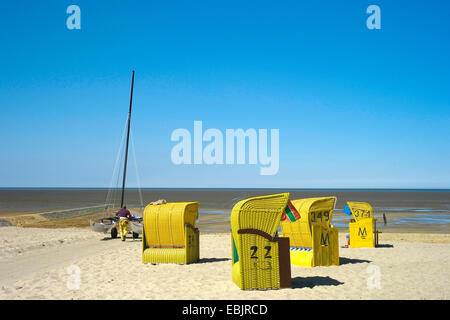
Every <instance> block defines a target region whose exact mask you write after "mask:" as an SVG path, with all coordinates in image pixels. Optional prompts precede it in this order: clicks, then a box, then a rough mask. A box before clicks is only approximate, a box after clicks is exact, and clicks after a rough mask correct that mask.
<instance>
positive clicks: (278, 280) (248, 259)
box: [231, 193, 292, 290]
mask: <svg viewBox="0 0 450 320" xmlns="http://www.w3.org/2000/svg"><path fill="white" fill-rule="evenodd" d="M288 200H289V193H283V194H277V195H270V196H263V197H255V198H249V199H246V200H242V201H239V202H238V203H237V204H236V205H235V206H234V207H233V209H232V211H231V250H232V278H233V282H234V283H235V284H236V285H237V286H238V287H239V288H241V289H244V290H248V289H278V288H291V286H292V283H291V267H290V258H289V239H288V238H280V237H278V236H277V235H276V233H277V229H278V226H279V224H280V220H281V216H282V214H283V211H284V209H285V207H286V205H287V202H288Z"/></svg>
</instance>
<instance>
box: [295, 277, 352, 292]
mask: <svg viewBox="0 0 450 320" xmlns="http://www.w3.org/2000/svg"><path fill="white" fill-rule="evenodd" d="M341 284H344V283H343V282H340V281H338V280H336V279H333V278H330V277H320V276H316V277H296V278H292V289H297V288H298V289H301V288H314V287H316V286H339V285H341Z"/></svg>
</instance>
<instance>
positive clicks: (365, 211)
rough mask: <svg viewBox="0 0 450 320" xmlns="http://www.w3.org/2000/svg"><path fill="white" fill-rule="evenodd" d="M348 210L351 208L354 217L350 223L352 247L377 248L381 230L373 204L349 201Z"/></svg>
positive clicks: (346, 208)
mask: <svg viewBox="0 0 450 320" xmlns="http://www.w3.org/2000/svg"><path fill="white" fill-rule="evenodd" d="M346 210H350V212H351V214H352V216H353V219H354V221H352V222H350V223H349V233H350V248H375V247H376V246H377V245H378V234H379V233H380V232H379V231H378V230H377V220H376V219H375V218H374V217H373V208H372V206H371V205H370V204H368V203H366V202H357V201H348V202H347V205H346V207H345V208H344V212H345V211H346Z"/></svg>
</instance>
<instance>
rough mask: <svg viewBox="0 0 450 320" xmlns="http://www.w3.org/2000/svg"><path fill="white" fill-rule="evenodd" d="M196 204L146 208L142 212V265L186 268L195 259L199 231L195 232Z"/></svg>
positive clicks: (197, 249)
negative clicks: (179, 265)
mask: <svg viewBox="0 0 450 320" xmlns="http://www.w3.org/2000/svg"><path fill="white" fill-rule="evenodd" d="M198 205H199V203H198V202H179V203H166V204H161V205H152V204H149V205H147V206H146V207H145V210H144V217H143V220H144V226H143V230H142V262H143V263H178V264H188V263H194V262H197V261H198V259H199V231H198V229H197V228H195V222H196V220H197V216H198Z"/></svg>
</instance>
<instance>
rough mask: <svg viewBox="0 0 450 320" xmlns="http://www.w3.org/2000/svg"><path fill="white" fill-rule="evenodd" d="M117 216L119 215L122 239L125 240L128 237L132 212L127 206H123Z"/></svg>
mask: <svg viewBox="0 0 450 320" xmlns="http://www.w3.org/2000/svg"><path fill="white" fill-rule="evenodd" d="M116 216H117V217H119V231H120V238H121V239H122V241H125V239H126V238H127V233H128V226H129V223H130V220H129V219H130V218H131V213H130V211H129V210H127V206H123V208H122V209H120V210H119V211H117V213H116Z"/></svg>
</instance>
